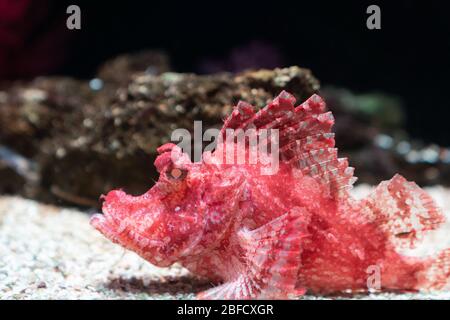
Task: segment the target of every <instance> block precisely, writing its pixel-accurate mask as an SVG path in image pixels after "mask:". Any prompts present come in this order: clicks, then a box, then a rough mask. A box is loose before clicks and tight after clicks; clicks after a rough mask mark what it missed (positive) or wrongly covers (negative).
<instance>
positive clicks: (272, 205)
mask: <svg viewBox="0 0 450 320" xmlns="http://www.w3.org/2000/svg"><path fill="white" fill-rule="evenodd" d="M290 104H293V98H292V96H290V95H288V94H287V93H285V92H283V93H282V94H281V95H280V97H279V98H277V100H276V101H274V102H273V104H272V106H270V107H268V108H269V109H270V108H272V109H271V110H274V112H275V111H277V110H281V111H283V113H281V111H280V114H282V118H283V117H286V115H285V114H286V110H291V109H290V108H293V105H292V106H290ZM283 108H284V109H283ZM302 108H303V109H302ZM323 108H324V103H323V101H322V100H321V99H320V98H319V97H318V96H313V97H312V98H310V100H308V101H307V102H305V104H304V105H302V106H300V107H297V109H296V110H297V111H298V114H299V116H298V117H297V118H295V117H294V118H292V119H293V121H291V122H292V123H290V122H286V123H287V124H286V125H285V126H284V127H283V126H281V127H280V128H281V129H283V130H284V129H286V128H289V127H291V126H294V123H295V122H298V121H305V122H308V123H309V122H312V121H313V120H311V118H310V117H309V116H308V115H307V114H308V112H310V114H313V118H314V119H316V118H317V119H319V120H317V121H318V122H317V123H319V126H318V127H317V126H316V127H317V128H319V129H320V130H319V131H317V130H316V131H314V130H313V129H311V132H313V131H314V132H315V133H317V132H327V131H328V130H329V129H330V128H331V126H332V124H333V120H332V118H331V117H326V116H318V117H316V114H320V113H321V112H322V111H323ZM282 109H283V110H282ZM236 110H238V111H239V112H240V114H241V115H242V117H241V116H240V115H239V113H236V112H234V113H233V114H232V115H231V116H230V118H229V119H228V120H227V121H226V122H225V127H233V128H236V127H239V126H242V123H244V122H245V121H244V120H245V119H243V117H244V118H245V117H246V116H248V118H250V119H251V121H252V123H256V124H257V127H258V124H259V123H262V122H264V121H262V120H261V119H264V118H263V117H264V116H265V115H264V114H261V113H259V114H256V115H253V114H252V113H251V109H249V106H248V105H245V104H240V105H238V107H237V109H236ZM305 110H306V111H305ZM311 110H312V111H311ZM246 112H247V113H248V115H247V114H246ZM302 112H303V113H305V114H302ZM271 114H272V113H271ZM287 117H292V115H291V114H290V113H287ZM253 118H255V119H256V120H254V119H253ZM283 119H284V118H283ZM286 119H287V118H286ZM289 119H291V118H289ZM305 119H306V120H305ZM266 120H267V119H266ZM314 121H316V120H314ZM240 123H241V124H240ZM313 127H314V126H311V128H313ZM308 128H309V127H307V128H306V129H305V130H306V132H307V133H308V131H307V130H309V129H308ZM303 135H304V134H303ZM303 135H299V136H297V138H298V137H303ZM281 137H282V135H281ZM324 137H325V138H324ZM324 137H321V139H322V140H320V141H319V140H317V142H316V141H314V142H313V143H311V144H305V145H304V146H301V150H302V151H307V150H314V148H316V147H317V148H324V147H327V148H328V147H333V145H334V139H333V137H330V136H328V135H325V136H324ZM289 140H292V139H286V143H288V142H289ZM293 140H296V139H293ZM280 141H283V138H281V139H280ZM302 141H303V140H302ZM283 143H284V142H282V143H281V144H282V145H283ZM218 148H220V146H219V147H218ZM280 150H284V149H280ZM299 150H300V149H299ZM330 150H331V149H329V150H326V152H325V155H326V156H328V155H329V156H330V159H333V161H331V162H330V164H328V165H324V166H322V167H321V168H320V169H319V170H324V172H325V171H326V174H325V175H326V176H327V177H329V178H330V179H331V180H332V181H333V183H334V185H337V186H340V184H342V187H343V188H341V187H339V189H336V188H331V187H330V185H332V183H331V182H330V184H327V183H324V182H323V180H321V178H320V177H319V178H318V176H317V175H314V174H312V172H314V171H313V170H311V166H310V165H303V167H302V166H298V165H293V161H292V159H294V158H295V157H294V158H293V154H296V152H293V153H292V154H290V153H286V154H284V155H283V157H285V158H283V159H282V161H281V162H280V166H279V170H278V171H277V173H276V174H273V175H262V174H261V171H260V169H261V164H256V165H235V164H233V165H230V164H220V161H219V159H218V157H217V155H216V154H217V151H216V152H213V153H212V154H211V153H204V159H209V160H210V161H209V162H208V163H205V162H203V163H192V162H191V161H190V160H189V158H188V157H187V156H186V155H184V154H182V153H181V150H180V149H179V148H178V147H176V146H174V145H173V144H166V145H164V146H162V147H160V148H159V149H158V152H159V153H160V155H159V157H158V158H157V159H156V161H155V166H156V168H157V169H158V171H159V172H160V178H159V180H158V182H157V183H156V185H155V186H154V187H153V188H151V189H150V190H149V191H148V192H147V193H145V194H144V195H142V196H140V197H132V196H129V195H126V194H125V193H123V192H122V191H111V192H110V193H109V194H108V195H107V196H106V197H105V202H104V206H103V215H95V216H94V217H93V218H92V220H91V223H92V225H93V226H94V227H95V228H97V229H98V230H99V231H100V232H102V233H103V234H104V235H105V236H106V237H108V238H109V239H111V240H112V241H114V242H116V243H119V244H120V245H122V246H124V247H125V248H128V249H130V250H132V251H135V252H137V253H138V254H139V255H141V256H142V257H143V258H144V259H146V260H148V261H149V262H151V263H152V264H155V265H157V266H161V267H165V266H169V265H171V264H173V263H174V262H179V263H181V264H182V265H183V266H184V267H186V268H187V269H189V270H190V271H191V272H193V273H194V274H197V275H200V276H204V277H207V278H209V279H212V280H213V281H217V282H221V283H224V285H222V286H220V287H217V288H216V289H214V288H213V289H211V290H209V291H206V292H205V293H202V294H200V295H199V297H201V298H213V299H214V298H235V299H241V298H287V297H291V296H293V295H299V294H302V293H304V292H305V291H306V290H310V291H312V292H316V293H333V292H339V291H343V290H353V291H355V290H358V291H367V290H368V284H367V283H368V282H367V280H368V277H369V276H370V274H368V268H369V267H370V266H377V267H379V268H380V271H381V288H379V289H381V290H419V289H428V288H442V287H444V286H445V285H446V284H447V283H448V281H447V280H448V275H449V259H448V256H449V251H448V250H446V251H443V252H442V253H440V255H435V256H432V257H431V256H430V257H408V256H406V255H404V254H403V253H402V249H405V248H410V249H413V248H414V247H416V246H417V245H418V243H419V240H420V239H419V238H420V237H418V235H419V234H420V235H422V234H426V233H427V232H428V231H432V230H433V229H436V228H437V226H439V225H440V224H441V223H442V222H443V220H444V218H443V215H442V213H440V212H439V210H438V209H437V208H435V206H434V205H433V204H432V203H431V202H430V201H429V200H430V199H429V198H427V197H428V196H427V195H425V194H424V192H423V191H422V190H421V189H420V188H418V187H417V186H415V185H413V184H411V183H408V182H407V181H406V180H404V179H403V178H402V177H400V176H396V177H394V178H393V179H392V180H391V181H390V182H384V183H383V184H381V185H380V187H379V188H378V189H377V190H376V191H374V193H373V197H372V198H371V197H368V198H367V199H364V200H361V201H356V200H354V199H353V198H352V197H351V195H350V194H349V193H348V192H347V189H348V188H346V187H347V185H348V186H350V185H351V182H349V181H347V178H348V177H350V176H351V174H350V175H349V174H348V172H349V171H346V170H345V169H346V168H347V165H346V162H345V161H344V162H339V167H338V166H337V165H338V161H337V160H336V159H335V158H334V155H333V154H332V151H330ZM297 153H298V151H297ZM174 159H175V160H174ZM295 159H296V158H295ZM335 160H336V161H335ZM322 164H323V163H322ZM341 164H342V166H341ZM334 165H336V166H334ZM174 168H177V169H179V170H181V171H177V172H176V173H177V175H178V174H179V173H180V172H181V173H182V174H181V175H180V176H177V177H173V176H171V173H172V172H173V171H172V170H173V169H174ZM332 169H336V170H335V171H336V172H337V173H336V174H334V173H333V174H329V172H330V171H333V170H332ZM344 171H345V172H346V173H345V175H346V176H345V179H344V180H342V181H345V182H342V183H341V182H340V181H341V180H339V179H338V178H342V177H344V176H343V175H344V173H343V172H344ZM322 176H323V173H322ZM331 180H330V181H331ZM336 181H337V182H336ZM405 190H406V191H405ZM386 192H387V193H386ZM421 197H422V198H421ZM410 198H411V199H413V200H414V199H419V198H420V199H421V200H420V201H422V202H424V203H425V205H424V207H422V203H420V204H419V206H420V208H422V209H421V210H419V211H417V210H416V209H414V210H416V211H414V210H412V209H411V208H410V207H411V206H408V205H402V204H405V203H410V202H411V201H412V200H410ZM373 199H375V200H373ZM392 199H397V200H398V201H397V202H396V204H395V205H393V204H392V203H393V202H392V201H393V200H392ZM392 206H394V207H392ZM412 215H414V219H415V220H414V219H413V218H411V217H412ZM424 216H425V220H423V223H422V224H419V225H413V223H412V222H411V221H416V220H417V217H419V218H420V219H421V218H423V217H424ZM387 218H389V219H387ZM420 219H419V220H420ZM388 220H392V221H397V220H398V223H397V222H396V223H393V224H392V223H388V222H387V221H388ZM274 221H275V222H274ZM277 221H278V222H277ZM421 222H422V221H421ZM430 270H431V271H430Z"/></svg>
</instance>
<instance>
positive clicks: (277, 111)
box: [221, 91, 356, 197]
mask: <svg viewBox="0 0 450 320" xmlns="http://www.w3.org/2000/svg"><path fill="white" fill-rule="evenodd" d="M294 104H295V97H294V96H292V95H291V94H289V93H287V92H286V91H283V92H281V93H280V95H279V96H278V97H277V98H275V99H274V100H273V101H272V102H271V103H269V104H268V105H267V106H266V107H265V108H263V109H261V110H260V111H258V112H257V113H255V111H254V108H253V107H252V106H251V105H249V104H247V103H244V102H239V103H238V105H237V106H236V107H235V108H234V110H233V112H232V114H231V115H230V117H229V118H228V119H227V120H226V121H225V123H224V126H223V128H222V131H221V132H222V134H223V135H224V134H225V131H226V129H243V130H246V129H252V128H253V129H256V130H261V129H277V130H279V146H278V147H279V150H280V154H279V157H280V161H282V162H285V163H289V164H291V165H292V166H294V167H297V168H300V169H301V170H302V173H303V174H304V175H310V176H312V177H314V178H315V179H316V180H317V181H318V182H319V183H321V184H324V185H325V186H326V187H327V188H328V191H329V194H330V196H332V197H335V196H339V195H341V194H342V192H345V191H346V190H347V189H349V188H351V186H352V185H353V183H354V182H355V181H356V178H355V177H354V176H353V171H354V170H353V168H351V167H349V166H348V161H347V159H344V158H338V155H337V150H336V149H333V147H334V145H335V141H334V134H333V133H332V132H331V128H332V127H333V125H334V118H333V115H332V114H331V112H325V110H326V105H325V102H324V101H323V100H322V98H320V97H319V96H318V95H313V96H311V97H310V98H309V99H307V100H306V101H305V102H304V103H302V104H301V105H299V106H297V107H295V106H294ZM260 143H261V142H260ZM262 143H267V144H268V145H270V144H271V141H269V139H268V140H267V141H265V142H262Z"/></svg>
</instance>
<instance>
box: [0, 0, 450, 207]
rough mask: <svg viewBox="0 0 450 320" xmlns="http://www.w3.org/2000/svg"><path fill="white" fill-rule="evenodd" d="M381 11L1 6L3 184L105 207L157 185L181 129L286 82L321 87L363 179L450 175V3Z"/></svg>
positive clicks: (428, 179)
mask: <svg viewBox="0 0 450 320" xmlns="http://www.w3.org/2000/svg"><path fill="white" fill-rule="evenodd" d="M69 4H78V5H79V6H80V8H81V11H82V29H81V30H80V31H70V30H67V28H66V27H65V22H66V21H65V19H66V18H67V16H68V15H67V14H66V8H67V6H68V5H69ZM368 5H369V3H367V4H366V3H364V2H361V3H359V4H355V3H351V4H350V3H349V4H343V3H332V2H327V3H325V2H320V3H312V2H299V3H297V4H295V5H293V4H289V5H286V6H283V5H282V4H278V5H277V7H270V8H269V7H268V6H267V5H265V4H251V3H249V4H243V3H240V4H239V6H236V5H233V4H231V3H228V2H227V3H221V4H220V3H219V4H214V5H213V6H212V5H203V6H201V7H198V8H196V7H195V6H194V5H193V4H191V3H189V4H181V3H180V4H177V5H174V4H173V3H172V2H157V1H152V2H148V3H147V2H140V1H135V2H132V3H130V4H128V5H123V4H120V3H108V5H105V4H101V3H94V2H93V1H90V2H88V1H71V2H70V3H69V2H68V1H52V0H44V1H32V0H20V1H6V0H0V79H2V82H1V84H0V193H18V194H21V195H24V196H27V197H31V198H36V199H39V200H41V201H47V202H57V203H60V204H71V205H80V206H97V205H98V204H99V203H98V197H99V195H100V194H101V193H104V192H106V191H108V190H109V189H111V188H117V187H122V188H124V189H125V190H127V191H128V192H131V193H135V194H137V193H141V192H144V191H145V190H146V189H148V187H149V186H150V185H151V184H152V183H153V182H152V178H155V177H156V173H155V172H154V169H153V166H152V161H153V159H154V156H155V154H154V152H155V148H156V147H157V146H158V145H160V144H161V143H164V142H166V141H168V139H169V138H170V133H171V131H172V130H173V129H175V128H178V127H183V128H192V125H193V120H204V121H205V123H206V125H207V126H209V125H210V126H218V125H220V123H221V120H222V119H223V118H224V117H225V116H226V115H227V114H228V112H229V111H230V110H231V107H232V105H233V104H235V103H236V102H237V101H238V100H239V99H243V100H246V101H249V102H251V103H254V104H255V105H256V106H257V107H261V106H263V105H264V104H265V103H266V102H267V101H268V100H270V99H272V98H273V97H274V96H275V95H276V94H277V93H278V92H279V91H281V90H283V89H286V90H289V91H292V92H293V93H294V94H295V95H296V96H297V98H298V99H299V100H303V99H305V98H306V97H308V96H309V95H311V94H312V93H314V92H319V93H320V94H321V95H323V96H324V98H325V99H326V100H327V103H328V105H329V108H330V109H331V110H332V111H333V112H334V113H335V116H336V119H337V122H336V127H335V129H336V132H337V138H336V140H337V146H338V147H339V148H340V150H341V152H342V154H343V155H347V156H349V158H350V161H351V164H352V165H353V166H354V167H356V175H357V176H359V178H360V181H362V182H367V183H370V184H375V183H377V182H379V181H380V180H382V179H388V178H390V177H391V176H392V175H393V174H394V173H396V172H400V173H401V174H403V175H405V176H406V177H407V178H408V179H410V180H415V181H416V182H418V183H419V184H421V185H434V184H445V185H448V184H450V169H449V167H450V151H449V149H448V146H450V134H449V132H450V130H449V128H448V124H447V123H448V117H449V115H450V111H449V110H450V109H449V105H448V104H449V102H448V101H447V90H446V89H447V85H448V74H449V72H450V64H449V63H448V56H449V55H450V41H449V39H450V37H449V34H450V32H449V31H450V30H449V26H450V22H449V20H448V19H447V16H446V12H447V10H446V9H447V5H446V4H445V3H444V2H441V1H429V2H427V6H423V4H422V3H421V2H419V1H407V2H405V1H400V2H395V3H392V2H382V3H380V4H379V5H380V7H381V10H382V29H381V30H377V31H369V30H368V29H367V28H366V26H365V19H366V17H367V14H366V13H365V12H366V8H367V6H368ZM272 6H273V5H272ZM294 65H298V66H300V68H299V67H289V66H294ZM262 68H264V70H260V69H262ZM276 68H279V69H276ZM305 68H307V69H305ZM308 69H310V70H312V73H311V72H310V71H309V70H308ZM246 70H252V71H246ZM317 79H319V80H320V83H321V86H320V85H319V81H318V80H317ZM152 170H153V171H152Z"/></svg>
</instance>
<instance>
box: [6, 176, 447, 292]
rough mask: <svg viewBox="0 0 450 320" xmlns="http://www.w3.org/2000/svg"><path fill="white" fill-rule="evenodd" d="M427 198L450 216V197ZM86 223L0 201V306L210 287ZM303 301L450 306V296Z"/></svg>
mask: <svg viewBox="0 0 450 320" xmlns="http://www.w3.org/2000/svg"><path fill="white" fill-rule="evenodd" d="M370 189H371V188H370V187H369V186H365V185H361V186H358V187H356V188H355V190H354V192H355V195H357V196H358V197H361V196H363V195H365V194H367V192H369V191H370ZM428 191H429V192H431V194H432V196H433V197H434V198H435V199H436V201H437V202H438V203H439V204H440V205H441V206H442V207H444V208H445V209H444V210H445V211H446V213H447V214H448V213H450V190H449V189H445V188H442V187H433V188H428ZM88 221H89V214H87V213H86V212H81V211H77V210H73V209H67V208H58V207H54V206H49V205H43V204H40V203H37V202H35V201H31V200H25V199H22V198H18V197H9V196H3V197H0V299H192V298H194V295H195V293H196V292H198V291H201V290H204V289H206V288H208V287H209V286H210V285H211V284H210V283H208V282H207V281H205V280H201V279H198V278H196V277H194V276H191V275H190V274H189V273H188V272H187V271H186V270H185V269H183V268H181V267H180V266H176V265H175V266H172V267H171V268H164V269H162V268H157V267H154V266H152V265H151V264H149V263H147V262H146V261H144V260H143V259H141V258H140V257H138V256H137V255H136V254H134V253H132V252H128V251H126V250H124V249H122V248H121V247H119V246H117V245H114V244H113V243H111V242H109V241H108V240H106V239H105V238H103V237H102V236H101V235H100V234H99V233H98V232H96V231H95V230H94V229H93V228H92V227H91V226H90V225H89V223H88ZM449 230H450V225H447V226H446V228H445V230H444V231H445V232H444V233H441V235H440V237H442V236H446V235H447V238H446V239H439V241H440V242H441V243H442V242H444V243H448V245H449V246H450V239H449V238H450V236H449V234H450V232H449ZM442 240H444V241H442ZM303 299H313V300H315V299H450V292H443V293H439V294H422V293H407V294H394V293H382V294H369V295H340V296H333V297H322V296H312V295H307V296H305V297H303Z"/></svg>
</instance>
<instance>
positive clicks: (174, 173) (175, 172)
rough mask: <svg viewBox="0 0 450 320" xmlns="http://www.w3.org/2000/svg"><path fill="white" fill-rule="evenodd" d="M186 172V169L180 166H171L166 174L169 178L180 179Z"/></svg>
mask: <svg viewBox="0 0 450 320" xmlns="http://www.w3.org/2000/svg"><path fill="white" fill-rule="evenodd" d="M186 174H187V171H186V170H183V169H180V168H171V169H169V170H168V171H167V172H166V176H167V177H168V178H169V179H171V180H182V179H184V177H186Z"/></svg>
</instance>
